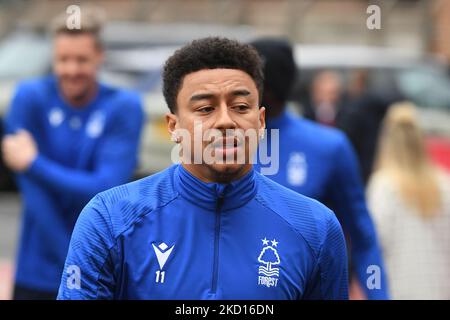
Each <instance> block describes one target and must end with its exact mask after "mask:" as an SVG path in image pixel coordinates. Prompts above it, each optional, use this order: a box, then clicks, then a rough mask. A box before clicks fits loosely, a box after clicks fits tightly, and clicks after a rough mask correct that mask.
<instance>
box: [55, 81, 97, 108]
mask: <svg viewBox="0 0 450 320" xmlns="http://www.w3.org/2000/svg"><path fill="white" fill-rule="evenodd" d="M97 92H98V84H97V83H95V84H94V85H92V86H91V87H90V88H89V90H87V91H86V92H85V93H84V94H83V95H81V96H78V97H67V96H66V95H64V92H62V96H63V98H64V100H65V101H66V102H67V103H68V104H69V105H71V106H73V107H75V108H80V109H81V108H83V107H85V106H87V105H88V104H89V103H90V102H91V101H93V100H94V99H95V96H96V95H97Z"/></svg>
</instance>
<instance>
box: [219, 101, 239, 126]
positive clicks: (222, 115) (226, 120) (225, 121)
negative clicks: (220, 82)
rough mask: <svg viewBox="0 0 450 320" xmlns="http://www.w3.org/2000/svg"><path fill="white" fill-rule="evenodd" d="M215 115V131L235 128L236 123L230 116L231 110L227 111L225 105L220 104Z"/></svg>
mask: <svg viewBox="0 0 450 320" xmlns="http://www.w3.org/2000/svg"><path fill="white" fill-rule="evenodd" d="M218 111H219V112H218V114H217V120H216V124H215V128H216V129H234V128H236V122H234V120H233V118H232V117H231V115H230V112H232V111H231V110H229V108H228V105H227V104H226V103H222V104H221V105H220V107H219V110H218Z"/></svg>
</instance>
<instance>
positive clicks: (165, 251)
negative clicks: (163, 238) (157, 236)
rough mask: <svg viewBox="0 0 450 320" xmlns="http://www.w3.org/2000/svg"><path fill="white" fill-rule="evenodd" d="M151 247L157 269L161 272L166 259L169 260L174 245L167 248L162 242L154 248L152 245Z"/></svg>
mask: <svg viewBox="0 0 450 320" xmlns="http://www.w3.org/2000/svg"><path fill="white" fill-rule="evenodd" d="M152 246H153V250H154V251H155V254H156V258H157V259H158V263H159V269H160V270H162V269H163V267H164V265H165V264H166V261H167V259H169V256H170V254H171V253H172V251H173V248H174V247H175V245H173V246H172V247H170V248H169V246H168V245H167V244H165V243H164V242H162V243H160V244H159V246H155V244H154V243H152Z"/></svg>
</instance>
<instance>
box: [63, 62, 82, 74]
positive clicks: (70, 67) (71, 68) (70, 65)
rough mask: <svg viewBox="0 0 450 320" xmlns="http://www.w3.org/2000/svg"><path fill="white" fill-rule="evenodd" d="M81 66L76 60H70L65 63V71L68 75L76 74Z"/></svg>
mask: <svg viewBox="0 0 450 320" xmlns="http://www.w3.org/2000/svg"><path fill="white" fill-rule="evenodd" d="M78 70H79V66H78V63H77V62H76V61H68V62H67V63H66V65H65V68H64V71H65V73H66V75H69V76H75V75H76V74H77V73H78Z"/></svg>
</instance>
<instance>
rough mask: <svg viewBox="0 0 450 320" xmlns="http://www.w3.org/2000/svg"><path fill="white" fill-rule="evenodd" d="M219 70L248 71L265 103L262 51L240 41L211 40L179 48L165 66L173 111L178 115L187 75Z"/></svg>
mask: <svg viewBox="0 0 450 320" xmlns="http://www.w3.org/2000/svg"><path fill="white" fill-rule="evenodd" d="M219 68H224V69H236V70H241V71H244V72H246V73H247V74H248V75H249V76H250V77H251V78H252V79H253V81H255V84H256V88H257V89H258V94H259V101H260V102H261V100H262V93H263V86H264V74H263V70H262V61H261V58H260V57H259V55H258V52H256V50H255V49H254V48H253V47H251V46H250V45H248V44H243V43H240V42H238V41H236V40H230V39H227V38H220V37H207V38H202V39H197V40H194V41H192V42H191V43H189V44H188V45H186V46H184V47H182V48H181V49H178V50H177V51H175V53H174V54H173V55H172V56H171V57H170V58H169V59H168V60H167V61H166V63H165V65H164V70H163V94H164V98H165V100H166V103H167V106H168V107H169V109H170V112H172V113H175V112H176V109H177V96H178V92H179V90H180V87H181V84H182V82H183V79H184V77H185V76H186V75H187V74H190V73H193V72H196V71H199V70H204V69H219Z"/></svg>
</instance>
